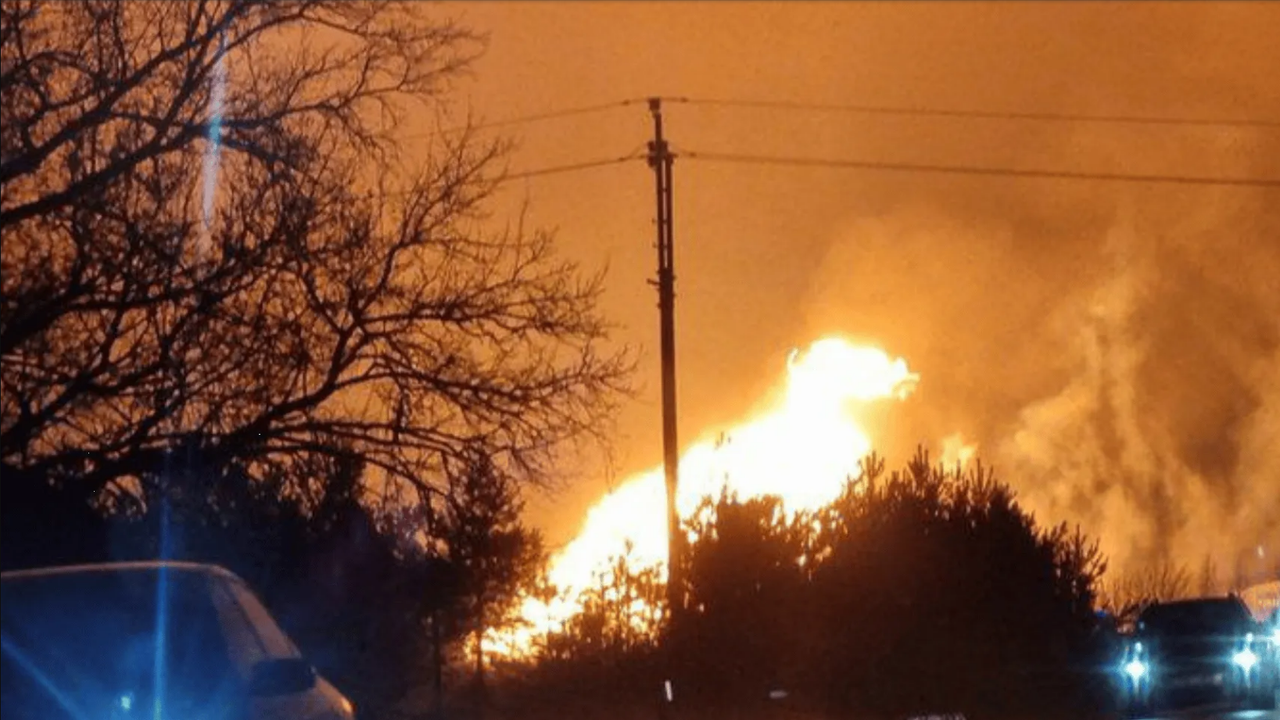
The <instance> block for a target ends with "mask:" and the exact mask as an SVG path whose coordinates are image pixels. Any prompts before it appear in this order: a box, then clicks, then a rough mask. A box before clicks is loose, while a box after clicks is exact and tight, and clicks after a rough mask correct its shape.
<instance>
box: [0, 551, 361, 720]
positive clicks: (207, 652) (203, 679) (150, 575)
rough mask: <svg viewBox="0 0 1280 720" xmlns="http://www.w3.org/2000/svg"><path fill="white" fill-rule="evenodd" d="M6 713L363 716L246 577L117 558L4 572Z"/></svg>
mask: <svg viewBox="0 0 1280 720" xmlns="http://www.w3.org/2000/svg"><path fill="white" fill-rule="evenodd" d="M0 615H2V617H3V622H2V623H0V625H2V630H3V658H4V662H3V665H2V668H3V693H2V694H0V716H3V717H4V719H5V720H19V719H26V718H31V719H32V720H55V719H57V718H63V717H66V718H93V719H94V720H99V719H103V720H105V719H108V718H109V719H112V720H128V719H130V718H139V719H141V718H147V720H154V719H156V718H160V719H161V720H276V719H279V720H286V719H287V720H352V718H354V716H355V711H354V709H353V707H352V705H351V703H350V702H349V701H348V700H347V699H346V698H345V697H343V696H342V694H341V693H339V692H338V691H337V690H336V689H335V688H334V687H333V686H332V685H330V684H329V683H328V682H326V681H325V680H324V678H322V677H320V676H319V675H318V674H317V673H316V671H315V670H314V669H313V668H312V667H311V665H310V664H309V663H308V662H307V661H306V660H305V659H304V658H303V657H302V654H301V653H300V652H299V651H298V648H297V647H296V646H295V645H294V644H293V642H292V641H291V640H290V639H289V637H288V636H287V635H285V633H284V631H283V630H281V629H280V627H279V626H278V625H277V624H276V622H275V620H274V619H272V617H271V615H270V614H269V613H268V612H267V609H266V608H265V607H264V606H263V604H262V603H261V602H260V601H259V600H258V598H257V597H256V596H255V595H254V594H253V592H252V591H251V590H250V589H249V587H248V586H247V585H246V584H245V583H244V581H243V580H241V579H240V578H238V577H236V576H235V575H234V574H232V573H231V572H229V571H227V570H225V569H223V568H220V567H217V566H214V565H200V564H195V563H182V562H142V563H114V564H103V565H80V566H70V567H57V568H47V569H40V570H19V571H13V572H6V573H3V574H0Z"/></svg>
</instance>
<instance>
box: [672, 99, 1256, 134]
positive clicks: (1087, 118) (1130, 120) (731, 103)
mask: <svg viewBox="0 0 1280 720" xmlns="http://www.w3.org/2000/svg"><path fill="white" fill-rule="evenodd" d="M663 99H664V100H668V101H670V102H673V103H683V104H686V105H703V106H711V107H716V106H718V107H739V108H757V109H772V110H802V111H813V112H842V113H856V114H863V115H899V116H921V117H955V118H974V119H983V120H1034V121H1041V122H1077V123H1099V124H1103V123H1106V124H1123V125H1180V126H1187V127H1240V128H1269V129H1280V120H1254V119H1248V118H1177V117H1159V116H1150V115H1147V116H1144V115H1088V114H1073V113H1048V112H995V111H988V110H954V109H944V108H923V107H901V106H891V105H840V104H828V103H801V102H789V101H781V100H733V99H720V98H692V97H671V98H663Z"/></svg>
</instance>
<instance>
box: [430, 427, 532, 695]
mask: <svg viewBox="0 0 1280 720" xmlns="http://www.w3.org/2000/svg"><path fill="white" fill-rule="evenodd" d="M523 508H524V504H523V502H522V501H521V500H520V496H519V489H518V487H517V486H516V484H515V482H514V481H513V480H512V478H511V477H510V476H509V475H507V474H506V473H505V472H503V471H502V470H501V469H500V468H499V467H498V466H497V465H495V464H494V462H493V460H492V459H491V458H490V457H489V456H487V455H485V454H483V452H480V451H476V452H474V453H473V454H472V455H471V457H470V459H469V461H468V462H467V463H466V465H465V466H464V467H463V469H462V472H461V474H460V476H458V477H456V478H455V479H454V480H453V482H452V487H451V489H450V492H449V493H448V494H447V495H446V496H445V500H444V511H443V513H442V517H441V518H440V527H439V528H438V531H437V532H438V537H439V538H440V540H441V541H442V544H443V546H444V550H445V553H446V559H447V563H448V567H449V569H450V572H451V573H452V577H453V580H454V583H455V585H454V588H453V590H454V593H455V598H456V599H455V605H456V609H457V612H458V616H459V619H460V620H461V622H460V623H459V626H458V629H459V631H461V632H464V633H468V634H470V636H471V643H472V651H473V653H474V660H475V672H476V674H475V677H476V680H477V681H478V682H481V683H482V682H483V678H484V667H485V648H484V636H485V633H486V632H487V631H489V630H490V629H491V628H495V627H501V626H503V625H504V624H506V623H509V622H512V621H513V620H514V618H513V617H512V615H513V613H514V611H515V610H516V606H517V604H518V602H519V600H520V598H521V592H522V591H525V590H528V589H530V588H532V587H534V585H535V584H536V583H537V580H538V578H539V575H540V574H541V572H542V569H543V564H544V562H545V557H544V552H543V545H542V537H541V535H540V534H539V533H538V532H536V531H534V530H531V529H530V528H528V527H526V526H525V525H524V524H523V522H522V521H521V518H520V513H521V511H522V510H523Z"/></svg>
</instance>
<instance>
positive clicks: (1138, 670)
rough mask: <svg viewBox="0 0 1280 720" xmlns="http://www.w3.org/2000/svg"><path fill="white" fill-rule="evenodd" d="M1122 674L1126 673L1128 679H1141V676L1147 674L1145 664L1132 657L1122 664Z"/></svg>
mask: <svg viewBox="0 0 1280 720" xmlns="http://www.w3.org/2000/svg"><path fill="white" fill-rule="evenodd" d="M1124 674H1125V675H1128V676H1129V679H1130V680H1141V679H1142V676H1144V675H1146V674H1147V664H1146V663H1144V662H1142V661H1141V660H1139V659H1137V658H1134V659H1133V660H1130V661H1129V662H1127V663H1125V664H1124Z"/></svg>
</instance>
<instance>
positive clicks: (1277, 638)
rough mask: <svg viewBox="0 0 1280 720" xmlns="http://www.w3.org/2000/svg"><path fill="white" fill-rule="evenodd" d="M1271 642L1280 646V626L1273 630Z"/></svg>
mask: <svg viewBox="0 0 1280 720" xmlns="http://www.w3.org/2000/svg"><path fill="white" fill-rule="evenodd" d="M1271 644H1272V645H1275V646H1277V647H1280V627H1278V628H1276V629H1275V630H1272V631H1271Z"/></svg>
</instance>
